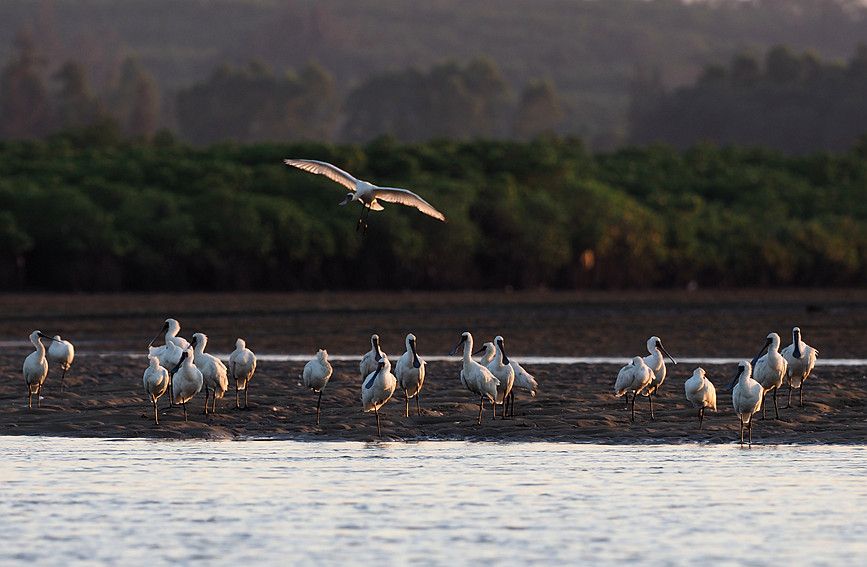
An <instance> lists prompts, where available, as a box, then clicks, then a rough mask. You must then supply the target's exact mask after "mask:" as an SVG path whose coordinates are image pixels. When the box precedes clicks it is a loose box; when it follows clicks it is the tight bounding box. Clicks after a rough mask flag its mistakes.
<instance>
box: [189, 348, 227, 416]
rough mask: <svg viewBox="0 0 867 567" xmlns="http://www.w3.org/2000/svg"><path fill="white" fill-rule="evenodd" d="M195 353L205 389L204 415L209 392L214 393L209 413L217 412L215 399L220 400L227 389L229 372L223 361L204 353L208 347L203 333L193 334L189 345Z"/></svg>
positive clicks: (206, 410)
mask: <svg viewBox="0 0 867 567" xmlns="http://www.w3.org/2000/svg"><path fill="white" fill-rule="evenodd" d="M190 344H191V345H192V347H193V351H194V352H195V355H196V356H195V360H196V367H197V368H198V369H199V370H200V371H201V372H202V383H203V385H204V387H205V412H204V413H205V415H207V413H208V396H209V392H211V391H212V392H214V394H213V403H212V408H211V413H215V412H216V411H217V398H221V399H222V397H223V396H224V395H225V394H226V390H228V389H229V376H228V374H229V370H228V369H227V368H226V365H225V364H223V361H222V360H220V359H219V358H217V357H216V356H214V355H212V354H208V353H206V352H205V347H206V346H208V336H207V335H206V334H205V333H194V334H193V342H192V343H190Z"/></svg>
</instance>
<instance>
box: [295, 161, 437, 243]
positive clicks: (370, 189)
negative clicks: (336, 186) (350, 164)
mask: <svg viewBox="0 0 867 567" xmlns="http://www.w3.org/2000/svg"><path fill="white" fill-rule="evenodd" d="M283 163H285V164H286V165H291V166H294V167H297V168H299V169H303V170H304V171H307V172H310V173H317V174H319V175H324V176H325V177H327V178H328V179H330V180H332V181H336V182H337V183H340V184H341V185H343V186H344V187H346V188H347V189H349V190H350V192H349V193H347V194H346V199H344V200H343V202H342V203H340V205H345V204H346V203H349V202H351V201H359V202H361V204H362V206H363V208H362V209H361V216H360V217H358V223H357V224H356V225H355V229H356V230H359V229H363V231H362V233H366V232H367V217H368V216H369V215H370V211H371V210H374V211H381V210H383V207H382V205H380V204H379V201H385V202H386V203H398V204H401V205H407V206H409V207H415V208H416V209H418V210H419V211H421V212H423V213H424V214H426V215H430V216H432V217H434V218H435V219H439V220H441V221H445V220H446V217H445V216H444V215H443V214H442V213H441V212H439V211H438V210H436V209H435V208H434V207H433V206H432V205H431V204H430V203H428V202H427V201H425V200H424V199H422V198H421V197H419V196H418V195H416V194H415V193H413V192H412V191H409V190H407V189H398V188H396V187H378V186H376V185H373V184H372V183H368V182H367V181H362V180H361V179H356V178H355V177H353V176H352V175H350V174H348V173H346V172H345V171H343V170H342V169H340V168H339V167H336V166H333V165H331V164H330V163H326V162H324V161H316V160H312V159H284V160H283Z"/></svg>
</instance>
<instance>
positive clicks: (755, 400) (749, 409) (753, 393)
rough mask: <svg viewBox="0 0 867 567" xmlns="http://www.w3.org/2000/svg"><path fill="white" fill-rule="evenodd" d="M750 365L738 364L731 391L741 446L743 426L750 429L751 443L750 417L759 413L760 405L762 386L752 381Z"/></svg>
mask: <svg viewBox="0 0 867 567" xmlns="http://www.w3.org/2000/svg"><path fill="white" fill-rule="evenodd" d="M752 373H753V368H752V365H751V364H750V363H749V362H747V361H746V360H744V361H741V362H740V363H739V364H738V376H737V377H736V378H735V380H736V381H737V383H736V384H735V385H734V388H733V389H732V406H733V407H734V409H735V414H736V415H737V416H738V419H740V422H741V444H743V442H744V425H749V427H750V441H752V417H753V414H754V413H756V412H757V411H759V408H760V407H761V405H762V394H763V392H764V390H763V389H762V385H761V384H759V383H758V382H756V381H755V380H753V378H752Z"/></svg>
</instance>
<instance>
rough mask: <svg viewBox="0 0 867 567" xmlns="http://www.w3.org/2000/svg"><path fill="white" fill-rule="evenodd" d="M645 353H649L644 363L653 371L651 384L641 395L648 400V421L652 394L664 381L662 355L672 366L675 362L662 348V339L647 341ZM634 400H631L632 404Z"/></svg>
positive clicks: (651, 413) (656, 338)
mask: <svg viewBox="0 0 867 567" xmlns="http://www.w3.org/2000/svg"><path fill="white" fill-rule="evenodd" d="M647 351H648V352H649V353H650V354H649V355H648V356H645V357H644V363H645V364H646V365H647V366H649V367H650V369H651V370H652V371H653V383H652V384H651V385H650V386H649V387H648V388H646V389H645V390H644V392H643V394H644V395H645V396H647V399H648V400H650V419H653V394H654V393H656V390H658V389H659V387H660V386H662V382H663V381H664V380H665V359H664V358H663V357H662V355H663V354H665V356H667V357H668V358H669V359H670V360H671V363H672V364H677V361H676V360H674V358H672V356H671V355H670V354H668V351H666V350H665V347H663V346H662V339H660V338H659V337H650V338H649V339H647ZM634 403H635V400H633V404H634Z"/></svg>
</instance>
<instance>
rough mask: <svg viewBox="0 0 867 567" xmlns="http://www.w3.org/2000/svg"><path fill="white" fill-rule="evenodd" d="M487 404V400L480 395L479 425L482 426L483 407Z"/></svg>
mask: <svg viewBox="0 0 867 567" xmlns="http://www.w3.org/2000/svg"><path fill="white" fill-rule="evenodd" d="M484 403H485V398H484V396H482V395H479V425H481V424H482V406H483V405H484Z"/></svg>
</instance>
